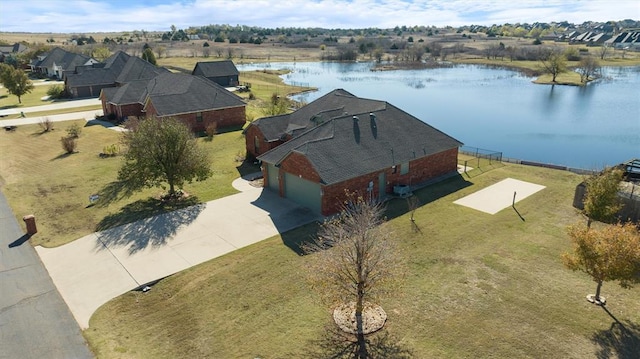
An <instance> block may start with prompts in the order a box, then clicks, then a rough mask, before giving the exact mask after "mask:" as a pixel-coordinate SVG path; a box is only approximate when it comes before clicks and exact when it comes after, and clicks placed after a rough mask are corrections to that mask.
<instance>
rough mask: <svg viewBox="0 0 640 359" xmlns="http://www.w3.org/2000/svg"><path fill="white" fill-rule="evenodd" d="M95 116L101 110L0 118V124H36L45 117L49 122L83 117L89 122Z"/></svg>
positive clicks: (6, 125) (99, 113)
mask: <svg viewBox="0 0 640 359" xmlns="http://www.w3.org/2000/svg"><path fill="white" fill-rule="evenodd" d="M96 116H102V110H93V111H82V112H69V113H62V114H59V115H49V116H39V117H25V118H17V119H15V120H0V126H2V127H8V126H21V125H32V124H37V123H40V122H42V121H43V120H44V119H45V118H47V119H48V120H49V121H51V122H61V121H70V120H80V119H84V120H85V121H87V122H89V121H91V120H94V119H95V118H96Z"/></svg>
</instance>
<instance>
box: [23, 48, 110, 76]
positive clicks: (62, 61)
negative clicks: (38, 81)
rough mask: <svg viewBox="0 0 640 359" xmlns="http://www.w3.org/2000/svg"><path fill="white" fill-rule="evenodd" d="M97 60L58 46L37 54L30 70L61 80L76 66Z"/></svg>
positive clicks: (86, 64) (93, 62)
mask: <svg viewBox="0 0 640 359" xmlns="http://www.w3.org/2000/svg"><path fill="white" fill-rule="evenodd" d="M95 63H98V60H96V59H94V58H92V57H90V56H86V55H83V54H76V53H74V52H69V51H66V50H64V49H61V48H59V47H56V48H54V49H53V50H51V51H49V52H47V53H44V54H42V55H39V56H38V57H37V58H36V59H34V60H33V61H32V62H31V64H30V67H31V71H32V72H34V73H39V74H42V75H44V76H47V77H51V78H56V79H59V80H63V79H64V78H65V75H66V74H67V73H72V72H74V71H75V69H76V67H77V66H88V65H91V64H95Z"/></svg>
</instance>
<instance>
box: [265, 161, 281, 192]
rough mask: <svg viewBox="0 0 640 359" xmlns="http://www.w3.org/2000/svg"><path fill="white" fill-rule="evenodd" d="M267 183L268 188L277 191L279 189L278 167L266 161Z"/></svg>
mask: <svg viewBox="0 0 640 359" xmlns="http://www.w3.org/2000/svg"><path fill="white" fill-rule="evenodd" d="M266 165H267V183H268V186H269V189H271V190H273V191H275V192H276V193H278V192H279V191H280V183H278V167H276V166H274V165H272V164H270V163H267V164H266Z"/></svg>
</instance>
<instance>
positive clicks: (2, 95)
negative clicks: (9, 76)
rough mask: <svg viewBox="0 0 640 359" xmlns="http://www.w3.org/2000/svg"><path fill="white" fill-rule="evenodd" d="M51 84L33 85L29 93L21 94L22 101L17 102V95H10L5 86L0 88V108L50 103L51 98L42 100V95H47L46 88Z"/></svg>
mask: <svg viewBox="0 0 640 359" xmlns="http://www.w3.org/2000/svg"><path fill="white" fill-rule="evenodd" d="M51 86H54V85H42V86H34V88H33V90H32V91H31V92H30V93H28V94H26V95H24V96H22V98H21V100H22V103H19V102H18V97H17V96H14V95H10V94H9V92H8V91H7V89H6V88H4V87H3V88H0V110H5V109H9V108H20V107H31V106H41V105H49V104H52V103H53V101H51V100H42V97H44V96H47V90H48V89H49V88H50V87H51ZM59 86H63V85H59Z"/></svg>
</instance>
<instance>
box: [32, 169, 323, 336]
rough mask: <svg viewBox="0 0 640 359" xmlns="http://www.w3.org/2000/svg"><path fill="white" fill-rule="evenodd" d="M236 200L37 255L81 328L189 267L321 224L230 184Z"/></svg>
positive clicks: (286, 204)
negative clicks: (124, 297)
mask: <svg viewBox="0 0 640 359" xmlns="http://www.w3.org/2000/svg"><path fill="white" fill-rule="evenodd" d="M233 184H234V187H236V188H237V189H239V190H241V191H242V192H240V193H238V194H235V195H231V196H228V197H224V198H221V199H218V200H214V201H211V202H207V203H204V204H200V205H195V206H192V207H188V208H184V209H181V210H178V211H174V212H171V213H165V214H162V215H159V216H155V217H151V218H147V219H144V220H141V221H138V222H134V223H130V224H126V225H123V226H119V227H116V228H111V229H108V230H106V231H103V232H97V233H92V234H90V235H88V236H85V237H83V238H80V239H78V240H75V241H73V242H71V243H69V244H66V245H64V246H61V247H57V248H43V247H36V250H37V252H38V254H39V255H40V258H41V259H42V262H43V263H44V264H45V266H46V267H47V270H48V271H49V274H50V275H51V278H52V279H53V282H54V283H55V285H56V287H57V288H58V290H59V291H60V294H61V295H62V297H63V298H64V300H65V301H66V302H67V304H68V305H69V308H70V309H71V312H72V313H73V315H74V317H75V318H76V320H77V321H78V323H79V324H80V326H81V327H82V328H88V327H89V319H90V318H91V315H92V314H93V312H95V310H96V309H98V307H100V306H101V305H102V304H104V303H106V302H107V301H109V300H110V299H112V298H115V297H117V296H118V295H121V294H123V293H125V292H127V291H130V290H133V289H136V288H139V287H141V286H144V285H145V284H147V283H150V282H153V281H155V280H158V279H161V278H164V277H166V276H169V275H171V274H174V273H176V272H179V271H181V270H184V269H187V268H189V267H192V266H194V265H196V264H199V263H202V262H205V261H208V260H210V259H212V258H216V257H219V256H222V255H224V254H226V253H229V252H232V251H234V250H236V249H238V248H242V247H244V246H248V245H250V244H253V243H256V242H259V241H261V240H263V239H266V238H269V237H272V236H274V235H276V234H278V233H283V232H286V231H288V230H290V229H293V228H296V227H298V226H301V225H303V224H306V223H309V222H313V221H315V220H321V219H322V218H321V217H319V216H318V215H316V214H314V213H312V212H311V211H310V210H308V209H306V208H304V207H300V206H299V205H297V204H296V203H294V202H291V201H289V200H287V199H284V198H280V197H279V196H278V195H277V194H275V193H272V192H270V191H269V190H264V191H263V189H262V188H256V187H253V186H251V185H249V184H248V182H247V181H246V180H243V179H238V180H236V181H234V183H233Z"/></svg>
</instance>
